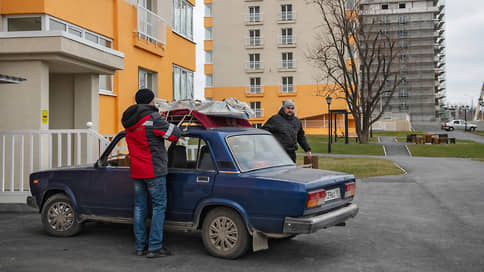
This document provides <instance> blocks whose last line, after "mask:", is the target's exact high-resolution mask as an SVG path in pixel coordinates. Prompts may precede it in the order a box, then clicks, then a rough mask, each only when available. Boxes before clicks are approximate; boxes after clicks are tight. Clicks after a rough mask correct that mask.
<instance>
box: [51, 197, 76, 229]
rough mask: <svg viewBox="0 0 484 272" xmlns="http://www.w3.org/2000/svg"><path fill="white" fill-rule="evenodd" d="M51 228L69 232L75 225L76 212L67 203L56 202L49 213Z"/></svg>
mask: <svg viewBox="0 0 484 272" xmlns="http://www.w3.org/2000/svg"><path fill="white" fill-rule="evenodd" d="M47 221H48V223H49V226H50V227H51V228H52V229H53V230H56V231H68V230H69V229H70V228H71V227H72V225H73V224H74V211H73V209H72V207H71V205H69V204H68V203H66V202H56V203H54V205H52V206H51V207H50V208H49V210H48V212H47Z"/></svg>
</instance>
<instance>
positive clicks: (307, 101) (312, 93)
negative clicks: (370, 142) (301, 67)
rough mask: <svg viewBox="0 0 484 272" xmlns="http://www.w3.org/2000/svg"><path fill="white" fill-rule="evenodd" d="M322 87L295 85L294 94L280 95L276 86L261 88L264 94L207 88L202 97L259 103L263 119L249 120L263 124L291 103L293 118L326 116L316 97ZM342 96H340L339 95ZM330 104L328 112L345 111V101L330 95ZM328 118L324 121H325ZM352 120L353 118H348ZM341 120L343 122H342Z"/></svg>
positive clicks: (314, 131)
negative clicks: (294, 114)
mask: <svg viewBox="0 0 484 272" xmlns="http://www.w3.org/2000/svg"><path fill="white" fill-rule="evenodd" d="M324 88H325V86H323V85H297V86H296V93H295V94H280V93H279V86H264V92H263V94H246V87H245V86H238V87H215V88H206V89H205V97H211V98H212V99H213V100H217V101H221V100H223V99H225V98H228V97H235V98H237V99H238V100H239V101H242V102H246V103H247V104H249V105H250V102H256V101H260V102H261V108H262V109H264V116H263V117H262V118H252V119H250V121H251V123H265V122H266V121H267V120H268V119H269V118H270V117H271V116H272V115H274V114H276V113H277V112H278V111H279V109H280V108H281V105H282V101H283V100H286V99H291V100H293V101H294V103H295V104H296V111H297V112H296V114H297V116H298V118H300V119H302V118H310V117H313V116H314V118H310V119H320V120H321V119H322V117H316V116H321V115H322V114H327V113H328V104H327V103H326V97H321V96H317V95H316V94H317V93H318V91H320V90H322V89H324ZM339 95H340V96H342V94H341V93H340V94H339ZM332 97H333V101H332V103H331V109H332V110H336V109H347V107H346V101H345V100H344V99H336V98H335V97H336V95H332ZM326 118H327V117H326ZM338 118H339V119H340V118H343V115H338ZM348 118H349V119H352V116H351V115H349V116H348ZM341 120H343V119H341ZM348 126H349V130H350V131H354V121H353V120H349V124H348ZM307 133H308V134H327V133H328V132H327V129H326V130H324V129H310V130H308V132H307Z"/></svg>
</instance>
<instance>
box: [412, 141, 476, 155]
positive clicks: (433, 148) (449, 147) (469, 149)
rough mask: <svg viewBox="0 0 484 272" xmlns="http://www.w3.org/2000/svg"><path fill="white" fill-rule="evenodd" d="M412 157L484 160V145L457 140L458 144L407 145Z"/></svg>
mask: <svg viewBox="0 0 484 272" xmlns="http://www.w3.org/2000/svg"><path fill="white" fill-rule="evenodd" d="M407 147H408V149H409V150H410V152H411V153H412V156H421V157H453V158H474V159H484V144H480V143H476V142H474V141H468V140H457V144H441V145H429V144H422V145H407Z"/></svg>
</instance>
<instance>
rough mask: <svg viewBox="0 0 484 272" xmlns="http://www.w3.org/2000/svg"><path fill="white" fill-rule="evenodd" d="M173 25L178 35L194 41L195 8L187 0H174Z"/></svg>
mask: <svg viewBox="0 0 484 272" xmlns="http://www.w3.org/2000/svg"><path fill="white" fill-rule="evenodd" d="M173 7H174V9H175V12H174V17H173V21H174V23H173V25H174V27H173V28H174V30H175V32H176V33H178V34H180V35H182V36H184V37H186V38H188V39H190V40H191V39H193V6H192V4H190V2H188V1H187V0H173Z"/></svg>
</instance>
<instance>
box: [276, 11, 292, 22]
mask: <svg viewBox="0 0 484 272" xmlns="http://www.w3.org/2000/svg"><path fill="white" fill-rule="evenodd" d="M279 20H280V21H282V22H292V21H295V20H296V12H295V11H282V12H281V13H280V14H279Z"/></svg>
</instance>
